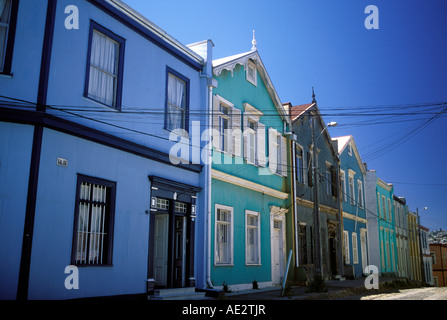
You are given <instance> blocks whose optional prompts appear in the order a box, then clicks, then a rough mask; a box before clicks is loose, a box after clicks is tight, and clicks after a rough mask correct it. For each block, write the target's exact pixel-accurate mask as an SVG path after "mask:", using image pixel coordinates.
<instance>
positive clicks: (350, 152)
mask: <svg viewBox="0 0 447 320" xmlns="http://www.w3.org/2000/svg"><path fill="white" fill-rule="evenodd" d="M348 154H349V155H350V156H352V146H351V144H350V143H349V144H348Z"/></svg>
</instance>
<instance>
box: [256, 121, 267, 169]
mask: <svg viewBox="0 0 447 320" xmlns="http://www.w3.org/2000/svg"><path fill="white" fill-rule="evenodd" d="M256 138H257V144H258V145H257V148H256V151H257V155H256V159H257V163H258V164H259V165H260V166H263V167H265V166H266V165H267V159H266V154H265V125H264V124H263V123H260V122H258V129H257V131H256Z"/></svg>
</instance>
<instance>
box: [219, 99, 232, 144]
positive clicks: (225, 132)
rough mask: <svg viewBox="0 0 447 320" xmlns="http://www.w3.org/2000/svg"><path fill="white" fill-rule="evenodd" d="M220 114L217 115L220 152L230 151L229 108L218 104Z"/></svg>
mask: <svg viewBox="0 0 447 320" xmlns="http://www.w3.org/2000/svg"><path fill="white" fill-rule="evenodd" d="M219 109H220V112H221V114H220V115H219V134H220V139H221V140H220V146H221V150H222V151H229V150H230V139H229V137H230V134H229V129H231V124H230V123H231V121H230V117H231V111H230V108H229V107H227V106H225V105H224V104H222V103H221V104H220V107H219Z"/></svg>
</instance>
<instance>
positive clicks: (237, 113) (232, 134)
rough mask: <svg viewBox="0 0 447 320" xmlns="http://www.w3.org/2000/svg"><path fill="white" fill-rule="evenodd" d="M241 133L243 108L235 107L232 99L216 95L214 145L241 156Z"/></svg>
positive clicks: (216, 147)
mask: <svg viewBox="0 0 447 320" xmlns="http://www.w3.org/2000/svg"><path fill="white" fill-rule="evenodd" d="M241 133H242V132H241V110H239V109H237V108H235V107H234V105H233V104H232V103H231V102H230V101H228V100H226V99H224V98H222V97H221V96H219V95H214V97H213V147H214V148H215V149H216V150H220V151H224V152H228V153H231V154H232V155H235V156H240V155H241ZM241 161H242V160H241Z"/></svg>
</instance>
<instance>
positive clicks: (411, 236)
mask: <svg viewBox="0 0 447 320" xmlns="http://www.w3.org/2000/svg"><path fill="white" fill-rule="evenodd" d="M407 217H408V249H409V251H410V261H409V264H410V270H409V271H410V273H409V276H410V279H411V280H422V277H421V250H420V247H419V234H418V230H419V229H418V217H417V214H416V213H414V212H411V211H410V212H408V216H407Z"/></svg>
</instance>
